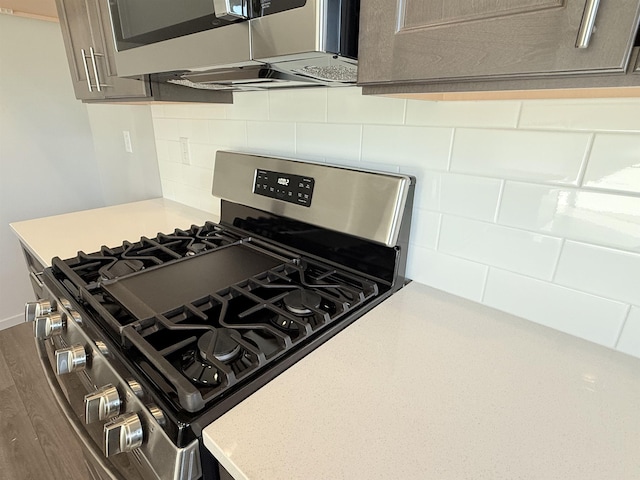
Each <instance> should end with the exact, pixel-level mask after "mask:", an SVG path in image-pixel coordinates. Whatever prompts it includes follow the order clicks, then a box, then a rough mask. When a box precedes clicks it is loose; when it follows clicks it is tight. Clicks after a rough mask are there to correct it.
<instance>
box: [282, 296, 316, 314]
mask: <svg viewBox="0 0 640 480" xmlns="http://www.w3.org/2000/svg"><path fill="white" fill-rule="evenodd" d="M321 301H322V297H320V295H318V294H317V293H316V292H312V291H311V290H294V291H293V292H291V293H290V294H288V295H287V296H286V297H284V298H283V299H282V302H283V303H284V306H285V308H286V309H287V310H289V311H290V312H291V313H293V314H294V315H298V316H300V317H304V316H307V315H311V314H312V313H313V310H312V308H318V307H319V306H320V302H321Z"/></svg>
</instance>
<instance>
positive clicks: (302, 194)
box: [253, 170, 316, 207]
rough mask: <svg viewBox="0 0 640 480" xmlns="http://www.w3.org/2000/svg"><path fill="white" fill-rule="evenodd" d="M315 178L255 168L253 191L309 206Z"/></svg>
mask: <svg viewBox="0 0 640 480" xmlns="http://www.w3.org/2000/svg"><path fill="white" fill-rule="evenodd" d="M315 183H316V182H315V180H314V179H313V178H311V177H303V176H301V175H292V174H290V173H279V172H271V171H269V170H256V173H255V178H254V181H253V193H255V194H257V195H262V196H265V197H269V198H276V199H278V200H282V201H283V202H289V203H295V204H296V205H302V206H303V207H310V206H311V199H312V197H313V187H314V185H315Z"/></svg>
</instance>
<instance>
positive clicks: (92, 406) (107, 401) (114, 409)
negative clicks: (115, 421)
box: [84, 384, 122, 423]
mask: <svg viewBox="0 0 640 480" xmlns="http://www.w3.org/2000/svg"><path fill="white" fill-rule="evenodd" d="M121 405H122V400H121V399H120V395H119V394H118V390H117V389H116V387H114V386H113V385H111V384H109V385H105V386H104V387H102V388H100V389H99V390H96V391H95V392H93V393H89V394H88V395H85V397H84V413H85V422H86V423H92V422H95V421H98V420H107V419H109V418H111V417H115V416H116V415H118V414H119V413H120V406H121Z"/></svg>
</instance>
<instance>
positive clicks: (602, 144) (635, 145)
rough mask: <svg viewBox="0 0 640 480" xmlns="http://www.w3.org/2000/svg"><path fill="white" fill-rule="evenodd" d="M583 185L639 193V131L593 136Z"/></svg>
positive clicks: (638, 112) (639, 116)
mask: <svg viewBox="0 0 640 480" xmlns="http://www.w3.org/2000/svg"><path fill="white" fill-rule="evenodd" d="M636 116H637V118H640V109H639V111H637V112H636ZM583 185H584V186H586V187H593V188H603V189H609V190H619V191H622V192H632V193H640V134H639V135H622V134H620V135H607V134H598V135H596V138H595V140H594V142H593V148H592V149H591V155H590V156H589V163H588V164H587V171H586V173H585V176H584V181H583Z"/></svg>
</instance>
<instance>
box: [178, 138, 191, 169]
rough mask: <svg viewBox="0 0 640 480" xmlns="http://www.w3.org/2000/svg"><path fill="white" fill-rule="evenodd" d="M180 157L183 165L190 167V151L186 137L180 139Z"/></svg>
mask: <svg viewBox="0 0 640 480" xmlns="http://www.w3.org/2000/svg"><path fill="white" fill-rule="evenodd" d="M180 156H181V157H182V163H183V164H185V165H191V151H190V149H189V139H188V138H187V137H180Z"/></svg>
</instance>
